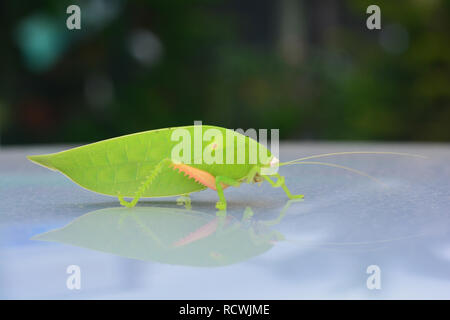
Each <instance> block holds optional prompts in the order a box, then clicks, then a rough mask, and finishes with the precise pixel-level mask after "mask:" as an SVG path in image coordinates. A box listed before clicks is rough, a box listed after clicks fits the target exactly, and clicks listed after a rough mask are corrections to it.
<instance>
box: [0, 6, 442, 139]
mask: <svg viewBox="0 0 450 320" xmlns="http://www.w3.org/2000/svg"><path fill="white" fill-rule="evenodd" d="M328 2H329V1H328ZM333 2H334V1H333ZM72 3H73V4H75V3H77V2H76V1H61V0H58V1H57V0H54V1H51V0H47V1H11V0H8V1H2V2H1V4H0V9H1V11H0V12H1V13H0V14H1V18H0V19H1V29H0V40H1V49H0V68H1V72H0V125H1V143H2V144H30V143H70V142H89V141H96V140H100V139H104V138H109V137H114V136H118V135H121V134H125V133H132V132H137V131H142V130H149V129H156V128H160V127H168V126H177V125H188V124H192V123H193V121H194V120H202V121H203V123H205V124H213V125H219V126H224V127H228V128H279V129H280V135H281V138H283V139H297V140H298V139H303V140H305V139H327V140H389V141H392V140H395V141H396V140H401V141H449V140H450V126H449V125H450V41H449V34H450V14H449V12H450V1H444V0H430V1H419V0H410V1H392V0H385V1H377V4H378V5H379V6H380V7H381V10H382V26H383V28H385V27H387V26H389V25H392V24H394V25H401V26H402V28H404V29H405V30H406V31H407V35H408V43H407V48H406V49H405V50H404V51H402V52H397V53H392V52H387V51H386V50H385V49H383V47H382V46H381V45H380V41H379V38H380V33H381V32H383V31H370V30H368V29H367V28H366V18H367V17H368V15H367V14H366V8H367V6H368V5H369V4H372V2H371V1H357V0H353V1H337V5H336V4H335V5H333V6H332V7H330V8H327V7H326V6H322V7H321V8H318V6H317V5H314V4H312V2H311V1H301V2H300V3H301V4H302V17H303V18H302V20H301V21H300V22H301V27H302V30H303V31H304V33H305V38H304V44H303V45H304V51H303V56H302V58H301V59H300V61H299V63H296V64H295V63H289V62H288V61H286V59H283V57H282V55H281V54H280V51H279V48H278V45H277V44H278V31H277V23H278V22H279V21H280V19H282V17H281V18H280V16H279V12H278V11H277V8H279V1H269V0H264V1H207V0H193V1H185V0H172V1H170V0H169V1H167V0H159V1H121V2H120V6H119V11H118V13H117V15H116V16H115V17H114V18H112V19H111V20H110V21H108V22H107V23H105V24H104V25H103V26H102V27H101V28H96V29H94V28H90V27H89V26H87V25H86V24H85V23H84V20H83V14H84V11H83V10H84V9H83V8H84V7H83V3H82V2H79V4H80V7H81V10H82V30H81V31H69V30H67V29H66V27H65V19H66V17H67V14H66V13H65V10H66V8H67V6H68V5H70V4H72ZM86 3H87V2H86ZM325 3H327V1H325ZM330 3H331V2H330ZM324 8H325V9H324ZM324 10H325V11H324ZM327 10H331V11H330V12H331V13H332V14H334V16H335V17H337V20H336V21H337V22H336V23H335V24H334V25H333V26H332V30H331V31H330V30H328V31H330V33H331V36H330V37H328V38H327V37H325V38H324V37H321V36H318V35H317V34H319V35H321V34H322V35H323V34H326V32H323V31H324V30H325V28H326V27H327V25H326V24H325V25H324V24H323V23H321V22H320V21H321V20H320V19H316V18H317V17H320V15H322V14H326V13H327ZM333 10H334V11H333ZM335 11H336V12H335ZM35 14H43V15H45V16H47V17H52V18H53V19H54V20H55V21H57V23H60V25H61V32H63V33H64V37H66V38H67V39H68V41H69V45H68V46H67V48H66V49H65V50H64V51H63V52H62V53H61V54H60V55H59V58H58V59H57V60H56V61H55V63H53V64H52V65H51V66H49V67H48V68H45V70H39V71H36V70H33V69H31V68H30V67H29V66H27V64H26V60H25V58H24V55H23V50H22V49H21V47H20V46H19V45H18V42H17V29H18V26H20V24H21V23H22V22H23V21H25V20H26V19H28V18H29V17H30V16H33V15H35ZM136 29H145V30H150V31H151V32H153V33H154V34H155V35H156V36H157V37H158V39H159V40H160V42H161V44H162V49H163V52H162V55H161V57H160V59H159V60H157V62H155V63H154V64H152V65H150V66H148V65H142V64H140V63H139V62H138V61H136V59H135V58H134V57H133V56H132V55H130V53H129V50H128V43H129V38H130V34H131V33H132V32H133V30H136ZM325 31H327V30H325ZM90 74H102V75H106V76H107V78H108V79H110V81H111V83H112V84H113V89H114V90H113V94H114V95H113V98H112V99H111V100H109V101H108V103H107V104H106V105H104V106H102V107H101V108H96V107H92V106H91V105H89V103H88V102H87V101H86V97H85V82H86V78H87V76H88V75H90Z"/></svg>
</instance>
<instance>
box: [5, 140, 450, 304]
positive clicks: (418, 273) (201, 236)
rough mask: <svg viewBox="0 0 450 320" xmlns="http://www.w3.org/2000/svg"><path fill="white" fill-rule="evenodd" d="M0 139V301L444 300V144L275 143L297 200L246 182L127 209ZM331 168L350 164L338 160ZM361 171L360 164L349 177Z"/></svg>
mask: <svg viewBox="0 0 450 320" xmlns="http://www.w3.org/2000/svg"><path fill="white" fill-rule="evenodd" d="M64 149H67V146H51V147H50V146H41V147H20V148H18V147H17V148H16V147H9V148H3V149H0V193H1V203H0V298H1V299H54V298H57V299H397V298H398V299H417V298H423V299H431V298H437V299H449V298H450V232H449V231H450V165H449V164H450V148H449V145H448V144H395V143H392V144H376V143H371V144H367V143H298V144H297V143H284V144H282V145H281V147H280V158H281V160H282V161H287V160H291V159H295V158H299V157H304V156H309V155H315V154H322V153H330V152H341V151H388V152H404V153H410V154H418V155H423V156H425V158H422V157H411V156H399V155H386V154H352V155H339V156H330V157H324V158H321V159H320V160H317V162H319V161H320V162H321V163H324V162H325V163H331V164H332V165H333V166H328V165H321V164H312V163H303V164H298V165H292V166H286V167H282V168H280V174H281V175H283V176H285V177H286V184H287V186H288V187H289V188H290V189H291V191H292V192H294V193H302V194H304V195H305V198H304V200H296V201H287V200H288V199H287V198H286V195H285V193H284V192H283V190H281V188H272V187H271V186H270V185H269V184H268V183H263V184H262V185H260V186H258V185H248V184H243V185H241V186H240V187H239V188H229V189H227V190H226V191H225V193H226V197H227V200H228V210H227V211H226V212H224V211H217V210H216V209H215V203H216V201H217V195H216V193H215V192H214V191H212V190H206V191H202V192H199V193H194V194H192V195H191V197H192V203H191V206H189V205H183V203H177V202H176V198H159V199H145V200H143V201H140V202H139V203H138V205H137V206H136V207H135V208H133V209H129V208H124V207H121V206H120V205H119V203H118V201H117V199H115V198H113V197H108V196H103V195H99V194H95V193H92V192H90V191H88V190H85V189H83V188H81V187H79V186H78V185H76V184H75V183H73V182H71V181H70V180H69V179H67V178H66V177H64V176H63V175H61V174H59V173H57V172H52V171H49V170H47V169H45V168H42V167H39V166H36V165H34V164H33V163H31V162H29V161H28V160H27V159H26V155H31V154H44V153H49V152H56V151H61V150H64ZM340 166H345V167H350V168H353V169H355V170H357V171H349V170H345V169H343V168H340ZM360 171H362V172H365V173H367V174H368V175H370V177H368V176H364V175H362V174H359V173H360Z"/></svg>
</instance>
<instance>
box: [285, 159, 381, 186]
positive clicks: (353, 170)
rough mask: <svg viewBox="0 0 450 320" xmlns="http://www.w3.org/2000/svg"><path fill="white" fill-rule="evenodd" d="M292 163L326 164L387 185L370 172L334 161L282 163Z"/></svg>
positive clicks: (289, 163) (292, 163)
mask: <svg viewBox="0 0 450 320" xmlns="http://www.w3.org/2000/svg"><path fill="white" fill-rule="evenodd" d="M294 164H315V165H321V166H327V167H334V168H339V169H344V170H347V171H350V172H353V173H356V174H358V175H360V176H364V177H367V178H369V179H372V180H373V181H375V182H376V183H379V184H381V185H382V186H384V187H387V185H386V184H385V183H383V182H381V181H380V180H379V179H377V178H375V177H374V176H371V175H370V174H367V173H365V172H363V171H360V170H357V169H353V168H350V167H346V166H342V165H339V164H335V163H328V162H318V161H299V162H288V163H286V162H285V163H283V165H294Z"/></svg>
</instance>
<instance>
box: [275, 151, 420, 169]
mask: <svg viewBox="0 0 450 320" xmlns="http://www.w3.org/2000/svg"><path fill="white" fill-rule="evenodd" d="M346 154H390V155H397V156H407V157H416V158H422V159H426V158H427V157H425V156H423V155H419V154H412V153H404V152H388V151H346V152H333V153H322V154H317V155H313V156H307V157H303V158H298V159H294V160H291V161H287V162H281V163H280V164H279V166H280V167H281V166H285V165H288V164H291V163H297V162H299V161H303V160H309V159H317V158H322V157H331V156H339V155H346Z"/></svg>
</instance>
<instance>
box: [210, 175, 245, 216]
mask: <svg viewBox="0 0 450 320" xmlns="http://www.w3.org/2000/svg"><path fill="white" fill-rule="evenodd" d="M222 183H223V184H225V185H227V186H232V187H237V186H239V185H240V182H239V181H237V180H235V179H233V178H229V177H224V176H217V177H216V190H217V195H218V196H219V199H220V200H219V201H218V202H217V203H216V208H217V209H219V210H226V209H227V200H226V199H225V195H224V194H223V186H222Z"/></svg>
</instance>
